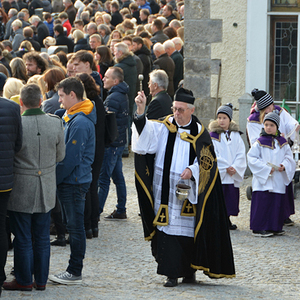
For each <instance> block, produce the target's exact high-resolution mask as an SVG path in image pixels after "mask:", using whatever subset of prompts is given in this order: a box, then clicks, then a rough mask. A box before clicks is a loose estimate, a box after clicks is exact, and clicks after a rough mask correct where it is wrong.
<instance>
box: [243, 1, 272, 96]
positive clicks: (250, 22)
mask: <svg viewBox="0 0 300 300" xmlns="http://www.w3.org/2000/svg"><path fill="white" fill-rule="evenodd" d="M268 2H269V1H268V0H248V4H247V47H246V49H247V50H246V80H245V83H246V84H245V89H246V92H248V93H251V90H252V89H253V88H258V89H262V90H268V88H267V83H268V78H267V74H268V70H267V68H268V39H269V34H268V28H269V26H268V15H267V12H268Z"/></svg>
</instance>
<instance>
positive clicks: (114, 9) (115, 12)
mask: <svg viewBox="0 0 300 300" xmlns="http://www.w3.org/2000/svg"><path fill="white" fill-rule="evenodd" d="M122 22H123V17H122V15H121V14H120V12H119V3H118V2H112V3H111V22H110V23H111V25H113V26H115V27H116V26H117V25H118V24H120V23H122Z"/></svg>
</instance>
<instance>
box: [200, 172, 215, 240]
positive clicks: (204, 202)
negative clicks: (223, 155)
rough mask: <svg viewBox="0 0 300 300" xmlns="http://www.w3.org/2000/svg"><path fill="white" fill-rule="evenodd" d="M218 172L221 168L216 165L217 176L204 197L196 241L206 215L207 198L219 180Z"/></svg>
mask: <svg viewBox="0 0 300 300" xmlns="http://www.w3.org/2000/svg"><path fill="white" fill-rule="evenodd" d="M218 173H219V169H218V167H216V173H215V177H214V179H213V180H212V182H211V185H210V187H209V189H208V190H207V193H206V195H205V198H204V201H203V206H202V210H201V214H200V220H199V222H198V224H197V227H196V229H195V237H194V240H195V241H196V238H197V235H198V232H199V230H200V227H201V225H202V222H203V215H204V210H205V206H206V202H207V199H208V197H209V195H210V193H211V191H212V189H213V187H214V185H215V182H216V180H217V176H218Z"/></svg>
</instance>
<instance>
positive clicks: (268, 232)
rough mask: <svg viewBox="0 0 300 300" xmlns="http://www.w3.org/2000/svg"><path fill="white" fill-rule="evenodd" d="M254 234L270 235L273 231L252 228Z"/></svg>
mask: <svg viewBox="0 0 300 300" xmlns="http://www.w3.org/2000/svg"><path fill="white" fill-rule="evenodd" d="M252 233H253V235H254V236H260V237H270V236H273V235H274V234H273V232H270V231H266V230H259V231H258V230H253V231H252Z"/></svg>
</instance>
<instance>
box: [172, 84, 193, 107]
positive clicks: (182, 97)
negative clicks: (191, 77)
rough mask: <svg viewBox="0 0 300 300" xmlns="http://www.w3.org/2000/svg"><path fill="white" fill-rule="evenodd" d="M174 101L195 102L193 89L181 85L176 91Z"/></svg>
mask: <svg viewBox="0 0 300 300" xmlns="http://www.w3.org/2000/svg"><path fill="white" fill-rule="evenodd" d="M174 101H179V102H185V103H189V104H194V102H195V97H194V95H193V92H192V91H191V90H187V89H185V88H183V87H181V88H179V89H178V90H177V91H176V92H175V95H174Z"/></svg>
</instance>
